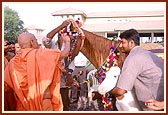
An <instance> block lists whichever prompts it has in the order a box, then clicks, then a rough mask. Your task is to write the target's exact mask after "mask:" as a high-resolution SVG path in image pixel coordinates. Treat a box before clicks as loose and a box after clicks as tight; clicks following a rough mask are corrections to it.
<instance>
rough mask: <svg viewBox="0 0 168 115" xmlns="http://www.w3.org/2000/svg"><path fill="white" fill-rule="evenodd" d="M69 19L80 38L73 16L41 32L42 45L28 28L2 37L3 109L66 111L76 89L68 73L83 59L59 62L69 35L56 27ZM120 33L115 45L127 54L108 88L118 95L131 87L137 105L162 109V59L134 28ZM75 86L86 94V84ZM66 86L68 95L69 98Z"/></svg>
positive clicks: (78, 28)
mask: <svg viewBox="0 0 168 115" xmlns="http://www.w3.org/2000/svg"><path fill="white" fill-rule="evenodd" d="M71 23H73V24H74V26H75V29H76V31H77V32H79V37H81V39H83V38H84V36H85V35H84V33H83V32H82V29H80V27H79V26H78V25H77V24H76V23H75V21H74V20H72V19H67V20H65V21H63V23H62V24H61V25H60V26H58V27H56V28H54V29H53V30H51V31H50V32H49V33H48V34H47V35H46V37H44V38H43V44H44V46H45V48H39V45H38V43H37V39H36V37H35V36H34V35H33V34H31V33H28V32H24V33H22V34H20V35H19V37H18V43H13V42H8V41H6V40H5V41H4V110H5V111H11V110H13V111H69V105H70V103H71V102H74V101H76V100H78V99H77V98H78V97H77V94H76V93H77V92H76V91H77V90H78V89H77V88H76V87H74V86H72V84H73V76H75V75H74V74H73V73H76V72H75V71H78V72H79V71H81V70H84V69H85V65H84V66H83V65H82V66H78V65H76V66H75V64H74V61H71V63H70V64H69V65H68V67H67V68H66V67H65V65H66V61H65V59H66V58H67V57H68V56H69V52H70V48H71V47H70V46H71V44H70V41H71V39H73V37H74V36H72V35H71V34H68V33H66V32H62V29H63V28H65V27H67V26H68V25H69V24H71ZM56 35H58V37H54V36H56ZM120 38H121V44H120V47H121V48H122V51H123V52H124V53H126V54H128V56H127V58H126V60H125V61H124V64H123V67H122V71H121V74H120V77H119V80H118V82H117V84H116V87H115V88H114V89H112V90H111V91H110V93H111V94H112V95H113V96H115V97H116V98H117V99H119V100H122V98H123V97H124V94H125V93H126V92H127V91H130V90H134V91H135V94H136V97H137V100H138V102H139V105H140V107H141V108H142V110H143V111H146V110H164V64H163V61H162V60H161V59H160V58H159V57H157V56H156V55H154V54H153V53H151V52H149V51H146V50H143V49H142V48H140V46H139V45H140V36H139V33H138V32H137V31H136V30H135V29H129V30H126V31H125V32H123V33H121V35H120ZM75 68H77V69H75ZM67 78H68V79H67ZM67 80H69V82H70V83H69V84H70V85H67ZM83 80H86V71H84V73H83V77H80V82H82V81H83ZM71 86H72V87H71ZM80 87H81V89H80V90H81V92H80V96H83V97H87V95H86V94H87V91H86V84H81V85H80ZM70 89H72V94H71V96H72V98H73V99H74V100H70V91H71V90H70ZM142 92H143V93H142Z"/></svg>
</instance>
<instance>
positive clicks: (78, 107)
mask: <svg viewBox="0 0 168 115" xmlns="http://www.w3.org/2000/svg"><path fill="white" fill-rule="evenodd" d="M69 110H70V111H104V107H103V103H102V100H101V98H98V99H94V100H93V101H92V103H91V105H90V106H89V103H88V102H86V104H79V103H78V102H75V103H71V104H70V108H69ZM107 111H117V109H116V107H115V105H114V106H113V108H108V110H107Z"/></svg>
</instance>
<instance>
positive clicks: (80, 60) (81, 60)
mask: <svg viewBox="0 0 168 115" xmlns="http://www.w3.org/2000/svg"><path fill="white" fill-rule="evenodd" d="M74 64H75V66H86V64H87V58H86V57H85V56H84V55H83V54H82V53H81V52H79V54H78V55H77V56H76V57H75V59H74Z"/></svg>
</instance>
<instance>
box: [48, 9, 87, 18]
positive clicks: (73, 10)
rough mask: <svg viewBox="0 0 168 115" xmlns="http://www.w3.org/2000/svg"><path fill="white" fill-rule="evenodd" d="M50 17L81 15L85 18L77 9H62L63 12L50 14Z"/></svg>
mask: <svg viewBox="0 0 168 115" xmlns="http://www.w3.org/2000/svg"><path fill="white" fill-rule="evenodd" d="M51 14H52V16H61V15H70V14H75V15H76V14H82V15H84V16H85V17H86V14H85V13H84V12H83V11H80V10H77V9H73V8H67V9H63V10H59V11H56V12H53V13H51Z"/></svg>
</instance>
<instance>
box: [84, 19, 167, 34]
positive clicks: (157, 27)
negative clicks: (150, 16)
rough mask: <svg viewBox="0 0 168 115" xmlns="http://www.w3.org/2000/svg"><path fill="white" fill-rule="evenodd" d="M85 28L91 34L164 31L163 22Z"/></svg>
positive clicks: (106, 24) (130, 22)
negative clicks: (131, 30) (120, 31)
mask: <svg viewBox="0 0 168 115" xmlns="http://www.w3.org/2000/svg"><path fill="white" fill-rule="evenodd" d="M83 28H84V29H86V30H88V31H91V32H112V31H115V30H127V29H130V28H136V29H137V30H163V29H164V21H163V20H148V21H129V22H114V23H113V22H111V23H104V24H84V25H83Z"/></svg>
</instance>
